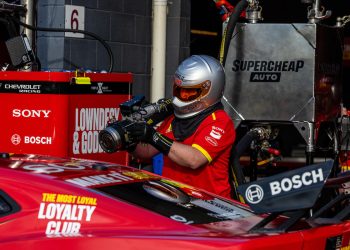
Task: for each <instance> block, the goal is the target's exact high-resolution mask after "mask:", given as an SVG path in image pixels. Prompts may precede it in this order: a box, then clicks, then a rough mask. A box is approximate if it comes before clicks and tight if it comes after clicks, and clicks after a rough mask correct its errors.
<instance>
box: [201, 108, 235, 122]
mask: <svg viewBox="0 0 350 250" xmlns="http://www.w3.org/2000/svg"><path fill="white" fill-rule="evenodd" d="M206 121H207V122H220V123H222V122H225V123H228V124H229V125H231V124H232V125H233V121H232V119H231V117H230V116H229V115H228V114H227V113H226V111H225V110H223V109H219V110H216V111H214V112H213V113H211V115H208V117H207V118H206Z"/></svg>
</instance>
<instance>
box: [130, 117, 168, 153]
mask: <svg viewBox="0 0 350 250" xmlns="http://www.w3.org/2000/svg"><path fill="white" fill-rule="evenodd" d="M125 129H126V130H127V131H128V136H130V137H131V138H132V140H133V141H141V142H145V143H149V144H151V145H152V146H153V147H155V148H156V149H158V150H159V152H161V153H163V154H165V155H168V154H169V151H170V148H171V145H173V142H174V141H173V140H171V139H169V138H168V137H166V136H164V135H162V134H160V133H158V132H157V131H156V130H155V129H154V128H153V127H152V126H151V125H148V124H147V123H146V122H135V123H133V124H130V126H128V127H126V128H125Z"/></svg>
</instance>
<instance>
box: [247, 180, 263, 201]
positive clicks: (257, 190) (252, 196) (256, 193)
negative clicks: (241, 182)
mask: <svg viewBox="0 0 350 250" xmlns="http://www.w3.org/2000/svg"><path fill="white" fill-rule="evenodd" d="M245 197H246V199H247V201H248V202H249V203H252V204H257V203H259V202H260V201H262V199H263V198H264V190H263V189H262V188H261V187H260V186H259V185H256V184H253V185H250V186H249V187H248V188H247V190H246V191H245Z"/></svg>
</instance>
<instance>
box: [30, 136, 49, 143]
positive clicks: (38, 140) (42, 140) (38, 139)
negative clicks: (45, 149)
mask: <svg viewBox="0 0 350 250" xmlns="http://www.w3.org/2000/svg"><path fill="white" fill-rule="evenodd" d="M24 143H25V144H52V138H51V137H41V136H25V137H24Z"/></svg>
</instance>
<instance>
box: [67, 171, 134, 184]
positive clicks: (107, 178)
mask: <svg viewBox="0 0 350 250" xmlns="http://www.w3.org/2000/svg"><path fill="white" fill-rule="evenodd" d="M133 180H134V179H133V178H130V177H128V176H125V175H123V174H120V173H117V172H114V171H112V172H111V173H109V174H100V175H91V176H84V177H79V178H73V179H67V180H66V181H67V182H70V183H73V184H76V185H79V186H82V187H91V186H98V185H104V184H111V183H118V182H129V181H133Z"/></svg>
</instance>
